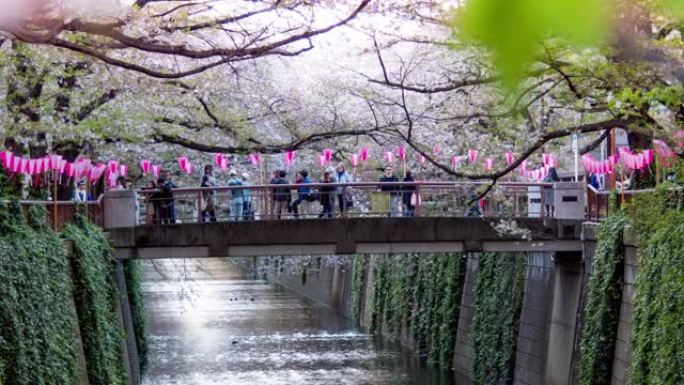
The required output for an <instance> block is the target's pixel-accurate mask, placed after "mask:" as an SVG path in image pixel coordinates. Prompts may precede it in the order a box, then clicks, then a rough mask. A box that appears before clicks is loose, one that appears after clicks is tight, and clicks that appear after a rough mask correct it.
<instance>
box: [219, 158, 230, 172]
mask: <svg viewBox="0 0 684 385" xmlns="http://www.w3.org/2000/svg"><path fill="white" fill-rule="evenodd" d="M229 165H230V159H228V158H226V157H223V158H222V159H221V170H227V169H228V166H229Z"/></svg>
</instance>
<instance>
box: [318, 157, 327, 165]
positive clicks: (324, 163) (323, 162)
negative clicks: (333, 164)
mask: <svg viewBox="0 0 684 385" xmlns="http://www.w3.org/2000/svg"><path fill="white" fill-rule="evenodd" d="M318 163H319V164H320V165H321V167H325V165H326V164H327V163H328V162H327V161H326V159H325V155H323V154H321V155H318Z"/></svg>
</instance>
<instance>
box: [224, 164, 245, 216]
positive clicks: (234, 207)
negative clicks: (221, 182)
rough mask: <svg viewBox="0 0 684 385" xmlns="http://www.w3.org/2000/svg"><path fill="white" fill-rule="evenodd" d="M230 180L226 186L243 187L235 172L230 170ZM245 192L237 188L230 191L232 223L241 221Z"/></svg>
mask: <svg viewBox="0 0 684 385" xmlns="http://www.w3.org/2000/svg"><path fill="white" fill-rule="evenodd" d="M228 175H230V180H229V181H228V186H231V187H240V186H242V185H243V183H242V180H240V178H239V177H238V176H237V172H236V171H235V170H230V173H229V174H228ZM244 191H245V190H243V189H241V188H237V189H234V190H231V191H230V219H231V220H234V221H241V220H242V219H243V211H244V195H245V193H244Z"/></svg>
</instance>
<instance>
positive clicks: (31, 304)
mask: <svg viewBox="0 0 684 385" xmlns="http://www.w3.org/2000/svg"><path fill="white" fill-rule="evenodd" d="M29 218H30V221H29V223H27V222H26V220H25V219H24V215H23V213H22V209H21V207H20V206H19V204H18V203H11V204H9V205H7V204H1V205H0V383H1V384H5V385H35V384H75V383H76V381H77V379H78V366H77V361H76V353H75V349H74V345H75V344H74V337H75V325H76V315H75V314H74V310H73V308H72V307H71V305H70V295H71V286H70V279H69V269H68V262H67V256H66V253H65V252H64V247H63V245H62V243H61V241H60V240H59V238H58V237H57V235H56V234H55V233H54V232H52V230H51V229H50V228H49V227H48V226H47V221H46V218H47V215H46V211H45V208H44V207H43V206H34V207H32V208H31V210H30V215H29Z"/></svg>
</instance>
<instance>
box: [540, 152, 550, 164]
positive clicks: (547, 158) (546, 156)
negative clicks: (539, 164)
mask: <svg viewBox="0 0 684 385" xmlns="http://www.w3.org/2000/svg"><path fill="white" fill-rule="evenodd" d="M542 160H543V162H544V166H548V165H551V154H547V153H544V154H542Z"/></svg>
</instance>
